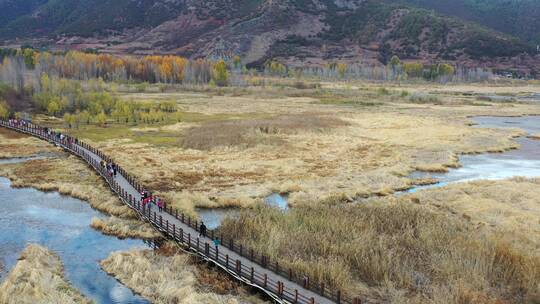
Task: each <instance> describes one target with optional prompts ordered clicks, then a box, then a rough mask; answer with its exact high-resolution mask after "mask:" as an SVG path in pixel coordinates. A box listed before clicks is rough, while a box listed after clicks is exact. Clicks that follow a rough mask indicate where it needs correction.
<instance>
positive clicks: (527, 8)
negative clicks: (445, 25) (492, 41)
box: [403, 0, 540, 45]
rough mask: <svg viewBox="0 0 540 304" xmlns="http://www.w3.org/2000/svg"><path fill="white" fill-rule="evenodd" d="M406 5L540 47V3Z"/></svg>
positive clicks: (424, 0)
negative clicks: (460, 20) (451, 17)
mask: <svg viewBox="0 0 540 304" xmlns="http://www.w3.org/2000/svg"><path fill="white" fill-rule="evenodd" d="M403 3H405V4H412V5H415V6H418V7H423V8H428V9H433V10H435V11H437V12H438V13H441V14H445V15H449V16H455V17H458V18H461V19H463V20H468V21H472V22H477V23H479V24H482V25H484V26H486V27H489V28H492V29H495V30H497V31H500V32H504V33H507V34H510V35H513V36H516V37H519V38H521V39H522V40H524V41H527V42H529V43H533V44H535V45H537V44H540V18H539V17H540V1H537V0H437V1H434V0H406V1H403Z"/></svg>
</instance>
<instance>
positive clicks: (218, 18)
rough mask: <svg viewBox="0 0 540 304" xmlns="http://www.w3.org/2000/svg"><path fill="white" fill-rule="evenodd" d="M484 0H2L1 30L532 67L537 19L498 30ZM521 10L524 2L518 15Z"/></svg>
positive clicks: (252, 56) (273, 52) (68, 38)
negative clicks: (527, 26)
mask: <svg viewBox="0 0 540 304" xmlns="http://www.w3.org/2000/svg"><path fill="white" fill-rule="evenodd" d="M471 2H475V3H477V4H478V5H477V6H473V7H477V10H478V13H474V14H476V15H474V14H473V13H471V15H470V16H469V15H467V14H464V13H460V12H462V11H464V10H466V8H468V7H469V6H465V5H469V4H470V3H471ZM493 2H496V3H499V7H498V8H495V9H492V8H490V10H489V12H496V13H493V14H494V17H493V18H497V17H496V16H497V15H499V14H503V12H501V9H500V7H504V3H514V2H533V1H532V0H512V1H509V0H495V1H493ZM444 3H446V5H444ZM452 3H461V4H462V6H458V5H457V4H456V5H453V4H452ZM482 3H484V4H485V3H491V2H487V0H458V1H450V0H440V1H439V0H395V1H390V0H386V1H384V0H383V1H381V0H209V1H200V0H0V11H1V12H2V13H1V14H0V27H1V28H0V39H3V40H4V42H5V43H4V44H6V45H7V44H10V43H11V44H13V43H15V44H17V43H19V44H21V43H31V44H35V45H44V46H48V47H50V46H51V45H53V46H55V47H59V48H93V49H102V50H105V51H108V52H118V53H139V54H145V53H175V54H181V55H185V56H189V57H201V56H205V57H207V56H210V57H230V56H233V55H241V57H242V58H243V61H244V62H245V63H247V64H251V65H257V64H261V63H263V62H265V61H266V60H268V59H271V58H278V59H281V60H284V61H288V62H291V63H297V62H302V63H303V64H305V63H313V64H317V63H320V62H322V61H328V60H342V61H354V62H357V61H365V62H373V63H375V62H382V63H385V62H386V61H387V60H388V59H389V58H390V57H391V56H392V55H394V54H396V55H398V56H399V57H400V58H402V59H415V60H424V61H429V60H449V61H459V62H491V63H498V62H508V58H509V57H512V58H513V61H512V62H514V63H516V64H518V65H523V66H527V65H530V62H532V61H535V60H536V59H535V58H534V57H535V56H536V48H535V47H534V41H535V38H534V37H535V33H534V31H535V30H536V31H538V32H539V33H540V30H539V29H538V27H536V28H535V29H533V28H531V29H530V31H528V34H527V35H518V34H520V33H522V31H517V30H516V31H513V30H508V31H506V33H502V32H500V31H497V29H499V30H501V31H502V30H505V29H506V28H505V27H499V28H497V27H495V26H494V27H490V22H491V21H490V20H491V19H489V20H488V19H485V20H484V19H481V18H480V19H479V18H475V17H471V16H483V15H481V14H480V13H479V12H480V11H482V10H484V11H485V7H484V6H485V5H487V4H485V5H484V6H482V5H480V4H482ZM509 5H512V7H514V5H513V4H509ZM464 7H465V8H464ZM488 7H489V5H488ZM426 8H428V9H429V10H427V9H426ZM514 11H515V12H514ZM520 12H521V11H520V10H517V9H516V10H512V13H511V14H521V13H520ZM511 18H513V17H512V16H511V15H510V13H509V16H508V20H512V19H511ZM533 19H535V18H533ZM536 19H538V18H536ZM536 19H535V21H538V20H536ZM465 20H468V21H465ZM475 22H476V23H475ZM480 24H483V25H480ZM526 24H528V23H526ZM513 34H515V36H514V35H513Z"/></svg>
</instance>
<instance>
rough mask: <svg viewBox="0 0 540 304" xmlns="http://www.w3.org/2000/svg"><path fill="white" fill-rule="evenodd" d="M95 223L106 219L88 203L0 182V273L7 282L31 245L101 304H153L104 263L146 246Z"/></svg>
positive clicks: (4, 179) (139, 241) (85, 293)
mask: <svg viewBox="0 0 540 304" xmlns="http://www.w3.org/2000/svg"><path fill="white" fill-rule="evenodd" d="M93 217H101V218H103V217H105V216H104V215H103V214H101V213H99V212H97V211H95V210H93V209H92V208H91V207H90V206H89V205H88V204H87V203H85V202H83V201H81V200H78V199H74V198H71V197H67V196H62V195H60V194H58V193H55V192H50V193H45V192H42V191H38V190H35V189H29V188H23V189H15V188H12V187H11V185H10V182H9V180H8V179H6V178H1V177H0V231H1V232H0V262H1V263H2V264H3V265H4V266H5V267H4V268H5V269H4V270H0V278H1V279H2V280H3V279H4V278H5V276H6V275H7V274H8V272H9V270H10V269H11V268H12V267H13V266H14V265H15V264H16V262H17V258H18V257H19V256H20V254H21V252H22V251H23V249H24V248H26V246H27V245H28V244H29V243H37V244H40V245H43V246H45V247H47V248H49V249H51V250H53V251H54V252H56V253H57V254H58V255H59V256H60V258H61V259H62V262H63V263H64V271H65V276H66V278H67V279H68V280H69V281H70V282H71V283H72V284H73V286H74V287H75V288H77V289H79V290H80V291H81V292H82V293H83V294H84V295H86V296H87V297H88V298H91V299H93V300H94V301H95V302H96V303H104V304H108V303H113V304H140V303H149V302H148V301H147V300H145V299H143V298H142V297H140V296H137V295H134V294H133V292H132V291H131V290H130V289H128V288H127V287H125V286H124V285H122V284H121V283H119V282H118V281H116V280H115V279H114V278H113V277H111V276H109V275H107V274H106V273H105V272H104V271H103V270H101V268H100V266H99V261H101V260H103V259H105V258H107V257H108V256H109V255H110V254H111V253H112V252H113V251H126V250H129V249H131V248H147V246H146V245H145V244H144V243H143V241H141V240H119V239H117V238H115V237H110V236H106V235H103V234H101V233H100V232H97V231H95V230H93V229H92V228H90V226H89V225H90V222H91V220H92V218H93Z"/></svg>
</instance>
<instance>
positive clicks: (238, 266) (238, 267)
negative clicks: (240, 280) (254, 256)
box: [236, 260, 242, 277]
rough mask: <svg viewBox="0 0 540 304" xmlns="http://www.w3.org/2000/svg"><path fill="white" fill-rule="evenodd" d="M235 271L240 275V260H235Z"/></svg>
mask: <svg viewBox="0 0 540 304" xmlns="http://www.w3.org/2000/svg"><path fill="white" fill-rule="evenodd" d="M236 273H238V274H239V275H240V277H242V262H241V261H240V260H236Z"/></svg>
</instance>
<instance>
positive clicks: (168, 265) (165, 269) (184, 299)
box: [101, 243, 264, 304]
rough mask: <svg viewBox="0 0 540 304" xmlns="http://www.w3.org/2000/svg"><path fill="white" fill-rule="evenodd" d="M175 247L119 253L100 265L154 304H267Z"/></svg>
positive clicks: (167, 245) (166, 246)
mask: <svg viewBox="0 0 540 304" xmlns="http://www.w3.org/2000/svg"><path fill="white" fill-rule="evenodd" d="M175 248H176V246H175V245H174V244H170V243H168V244H166V245H165V246H164V248H161V249H160V250H159V251H157V252H154V251H151V250H142V251H141V250H138V251H129V252H116V253H113V254H112V255H111V256H109V257H108V258H107V259H105V260H103V261H102V262H101V266H102V268H103V269H104V270H105V271H106V272H108V273H110V274H112V275H114V276H115V277H116V278H117V279H118V280H120V281H121V282H122V283H124V284H125V285H127V286H129V287H130V288H132V289H133V290H135V291H136V292H138V293H140V294H141V295H142V296H144V297H145V298H147V299H149V300H151V301H152V303H157V304H161V303H163V304H167V303H178V304H182V303H186V304H187V303H189V304H197V303H201V304H203V303H204V304H211V303H216V304H217V303H228V304H243V303H246V304H247V303H264V302H263V301H262V300H260V299H259V298H257V297H254V296H249V295H248V294H246V292H245V290H244V289H242V288H241V287H240V286H239V285H238V283H233V282H231V281H230V280H229V279H227V278H223V277H219V276H212V275H211V274H212V273H215V272H212V271H210V275H209V274H208V273H206V272H204V271H203V270H202V269H200V267H198V266H197V265H196V264H195V263H194V260H193V259H192V258H191V257H190V256H189V255H187V254H182V253H179V252H178V251H177V249H175Z"/></svg>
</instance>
